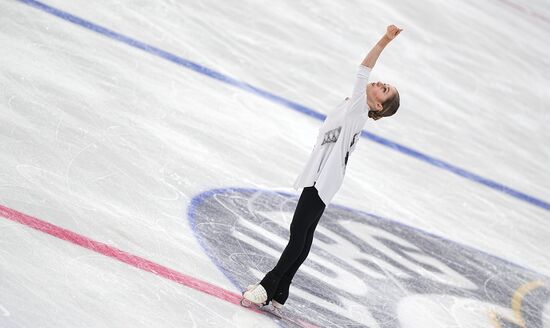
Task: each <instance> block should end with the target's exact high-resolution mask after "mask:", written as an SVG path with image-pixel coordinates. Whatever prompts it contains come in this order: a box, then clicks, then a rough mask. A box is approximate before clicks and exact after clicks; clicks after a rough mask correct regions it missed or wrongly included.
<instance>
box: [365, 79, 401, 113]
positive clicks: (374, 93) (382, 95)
mask: <svg viewBox="0 0 550 328" xmlns="http://www.w3.org/2000/svg"><path fill="white" fill-rule="evenodd" d="M396 93H397V89H396V88H395V87H394V86H393V85H389V84H387V83H382V82H373V83H369V84H368V85H367V104H368V105H369V108H370V109H371V110H373V111H376V112H378V111H381V110H382V109H383V107H382V104H383V103H385V102H386V100H388V99H390V98H392V97H393V96H395V94H396Z"/></svg>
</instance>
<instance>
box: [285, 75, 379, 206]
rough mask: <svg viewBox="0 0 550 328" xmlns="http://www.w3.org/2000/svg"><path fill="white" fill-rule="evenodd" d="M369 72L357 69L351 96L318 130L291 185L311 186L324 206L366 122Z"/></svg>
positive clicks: (334, 190)
mask: <svg viewBox="0 0 550 328" xmlns="http://www.w3.org/2000/svg"><path fill="white" fill-rule="evenodd" d="M370 71H371V69H370V68H368V67H365V66H362V65H361V66H359V70H358V72H357V77H356V80H355V85H354V88H353V93H352V95H351V97H350V98H346V99H345V100H344V101H343V102H342V103H340V104H339V105H338V106H337V107H336V108H335V109H334V110H333V111H331V112H330V113H329V114H328V115H327V118H326V119H325V122H324V123H323V125H322V126H321V127H320V128H319V134H318V136H317V142H316V143H315V147H314V148H313V151H312V152H311V155H310V157H309V160H308V161H307V164H306V166H305V167H304V169H303V171H302V173H301V174H300V175H299V176H298V178H297V179H296V182H294V188H296V189H300V188H304V187H310V186H313V185H315V188H316V189H317V190H318V191H319V196H320V197H321V200H322V201H323V203H325V205H328V204H329V203H330V201H331V200H332V198H333V197H334V195H335V194H336V192H337V191H338V189H340V186H341V185H342V182H343V179H344V174H345V173H346V164H347V160H348V159H349V156H350V155H351V153H352V152H353V150H354V149H355V146H356V145H357V142H358V141H359V138H360V136H361V131H362V130H363V127H364V125H365V123H366V121H367V119H368V111H369V108H368V105H367V93H366V91H367V84H368V78H369V75H370Z"/></svg>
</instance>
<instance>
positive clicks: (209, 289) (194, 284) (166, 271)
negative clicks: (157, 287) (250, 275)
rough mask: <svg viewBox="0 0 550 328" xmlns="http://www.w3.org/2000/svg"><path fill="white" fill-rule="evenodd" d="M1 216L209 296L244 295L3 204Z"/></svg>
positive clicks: (233, 297) (231, 298) (235, 297)
mask: <svg viewBox="0 0 550 328" xmlns="http://www.w3.org/2000/svg"><path fill="white" fill-rule="evenodd" d="M0 215H1V216H3V217H5V218H6V219H9V220H11V221H14V222H17V223H20V224H23V225H26V226H27V227H30V228H33V229H36V230H39V231H41V232H44V233H47V234H48V235H50V236H53V237H56V238H59V239H62V240H65V241H68V242H70V243H72V244H75V245H78V246H81V247H84V248H86V249H89V250H91V251H94V252H96V253H99V254H102V255H105V256H108V257H110V258H113V259H115V260H118V261H120V262H124V263H126V264H129V265H131V266H133V267H136V268H138V269H141V270H144V271H148V272H151V273H153V274H155V275H157V276H161V277H163V278H166V279H169V280H172V281H174V282H177V283H179V284H181V285H184V286H187V287H190V288H193V289H196V290H198V291H201V292H203V293H206V294H208V295H212V296H214V297H217V298H219V299H222V300H224V301H227V302H229V303H233V304H239V303H240V300H241V295H239V294H235V293H232V292H230V291H228V290H225V289H223V288H220V287H218V286H215V285H212V284H210V283H207V282H205V281H202V280H199V279H196V278H194V277H191V276H188V275H185V274H183V273H180V272H177V271H174V270H172V269H170V268H167V267H165V266H162V265H160V264H157V263H154V262H151V261H149V260H146V259H144V258H142V257H139V256H136V255H132V254H129V253H126V252H125V251H122V250H120V249H118V248H115V247H112V246H109V245H107V244H104V243H101V242H98V241H95V240H92V239H89V238H87V237H84V236H82V235H79V234H77V233H75V232H72V231H69V230H67V229H63V228H61V227H58V226H55V225H53V224H51V223H48V222H45V221H42V220H40V219H37V218H34V217H32V216H29V215H26V214H23V213H21V212H17V211H15V210H12V209H10V208H7V207H5V206H2V205H0Z"/></svg>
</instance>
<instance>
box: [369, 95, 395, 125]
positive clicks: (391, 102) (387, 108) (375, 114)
mask: <svg viewBox="0 0 550 328" xmlns="http://www.w3.org/2000/svg"><path fill="white" fill-rule="evenodd" d="M398 108H399V91H397V89H395V95H394V96H393V97H391V98H389V99H386V101H384V103H383V104H382V110H381V111H374V110H370V111H369V117H370V118H372V119H374V120H379V119H381V118H382V117H388V116H392V115H393V114H395V113H396V112H397V109H398Z"/></svg>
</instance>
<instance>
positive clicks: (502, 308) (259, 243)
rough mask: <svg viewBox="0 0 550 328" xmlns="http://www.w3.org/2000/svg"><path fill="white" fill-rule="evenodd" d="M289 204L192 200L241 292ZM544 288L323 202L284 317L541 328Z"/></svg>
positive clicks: (220, 197)
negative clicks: (312, 238) (315, 228)
mask: <svg viewBox="0 0 550 328" xmlns="http://www.w3.org/2000/svg"><path fill="white" fill-rule="evenodd" d="M296 202H297V196H294V195H289V194H284V193H276V192H271V191H262V190H250V189H219V190H211V191H208V192H205V193H202V194H200V195H198V196H197V197H195V198H194V199H193V201H192V204H191V207H190V210H189V217H190V220H191V225H192V226H193V229H194V231H195V234H196V236H197V238H198V239H199V241H200V242H201V244H202V246H203V247H204V248H205V250H206V251H207V253H208V254H209V256H210V257H211V258H212V259H213V260H214V262H215V263H216V264H217V265H218V266H219V267H220V269H221V270H222V271H223V272H224V274H225V275H226V276H227V277H228V278H229V279H230V280H231V281H232V282H233V283H234V284H235V285H236V286H237V287H238V288H240V289H242V288H243V287H245V286H246V285H248V284H249V283H251V282H256V281H258V280H259V279H261V277H263V274H264V273H265V272H267V271H269V270H270V269H271V268H272V267H273V266H274V265H275V263H276V261H277V259H278V257H279V255H280V254H281V252H282V250H283V248H284V246H285V245H286V242H287V238H288V226H289V224H290V220H291V216H292V214H293V211H294V208H295V206H296ZM549 282H550V280H549V279H548V278H547V277H544V276H542V275H540V274H537V273H535V272H532V271H529V270H527V269H524V268H522V267H519V266H517V265H514V264H512V263H509V262H506V261H504V260H502V259H499V258H497V257H494V256H491V255H489V254H485V253H483V252H480V251H478V250H475V249H473V248H470V247H467V246H464V245H460V244H457V243H454V242H451V241H449V240H445V239H442V238H440V237H437V236H433V235H430V234H428V233H426V232H423V231H420V230H417V229H414V228H411V227H408V226H405V225H402V224H399V223H396V222H392V221H390V220H387V219H384V218H381V217H378V216H375V215H371V214H368V213H364V212H359V211H355V210H352V209H348V208H345V207H341V206H329V207H328V208H327V209H326V211H325V213H324V215H323V217H322V218H321V221H320V222H319V226H318V228H317V231H316V234H315V241H314V243H313V247H312V250H311V253H310V256H309V257H308V259H307V260H306V262H305V263H304V265H303V266H302V268H300V271H299V272H298V274H297V275H296V277H295V278H294V281H293V284H292V287H291V296H290V298H289V300H288V301H287V304H286V305H285V311H286V313H287V315H288V316H289V317H291V318H292V319H293V321H294V322H298V321H299V320H300V319H303V320H304V321H307V322H309V323H312V324H314V325H317V326H319V327H343V326H354V327H444V326H448V327H455V326H456V327H469V328H475V327H480V328H481V327H495V328H506V327H523V328H531V327H537V328H543V327H544V323H545V322H546V325H548V323H549V322H550V313H549V311H550V305H549V304H547V303H548V301H549V300H550V290H549V289H548V288H547V286H549ZM280 324H281V325H283V326H290V325H292V324H291V323H290V322H289V321H281V322H280Z"/></svg>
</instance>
